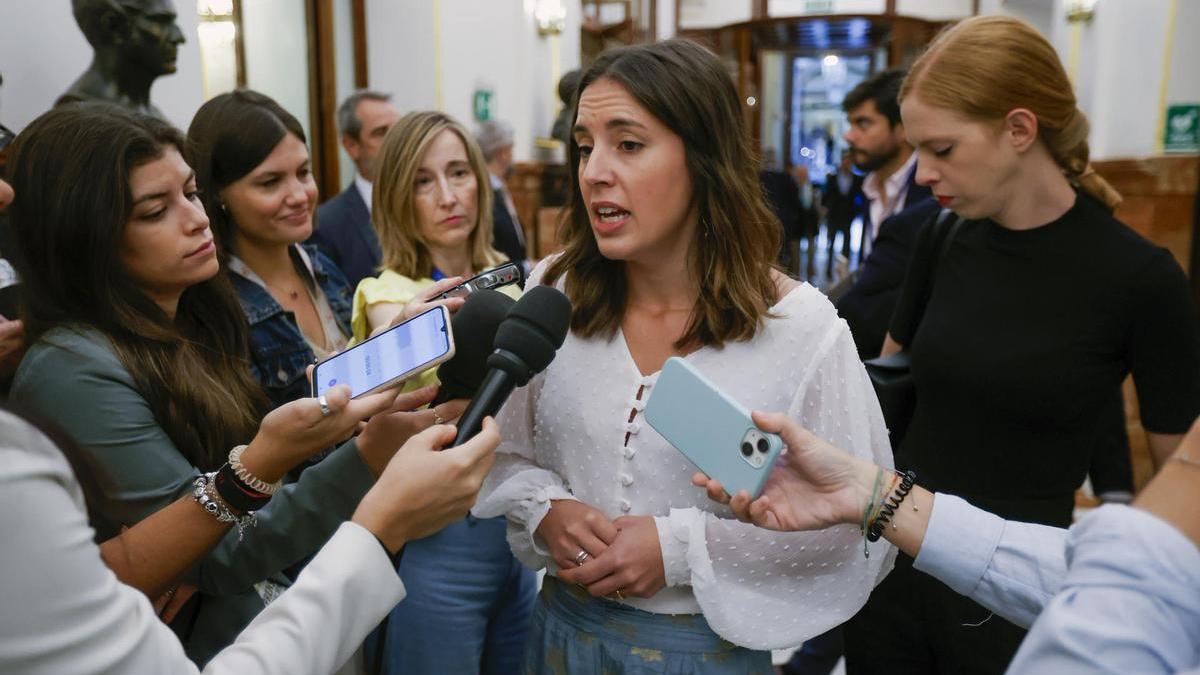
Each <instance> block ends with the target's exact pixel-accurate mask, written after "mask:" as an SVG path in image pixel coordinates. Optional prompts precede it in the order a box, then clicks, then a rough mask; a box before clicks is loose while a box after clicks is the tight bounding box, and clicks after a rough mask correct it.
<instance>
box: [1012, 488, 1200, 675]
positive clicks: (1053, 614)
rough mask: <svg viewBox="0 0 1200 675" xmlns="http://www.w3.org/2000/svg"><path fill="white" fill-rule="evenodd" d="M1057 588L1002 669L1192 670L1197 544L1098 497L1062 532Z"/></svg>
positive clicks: (1197, 660) (1198, 634) (1199, 647)
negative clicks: (1062, 568)
mask: <svg viewBox="0 0 1200 675" xmlns="http://www.w3.org/2000/svg"><path fill="white" fill-rule="evenodd" d="M1066 557H1067V565H1068V568H1067V573H1066V577H1065V578H1064V580H1063V583H1062V589H1061V591H1060V592H1059V593H1058V594H1057V595H1056V596H1054V598H1053V599H1052V600H1051V601H1050V602H1049V603H1047V605H1046V608H1045V610H1044V611H1043V612H1042V614H1041V616H1039V617H1038V619H1037V621H1035V622H1034V624H1033V627H1032V628H1031V629H1030V631H1029V635H1028V636H1026V638H1025V641H1024V642H1022V643H1021V648H1020V649H1019V650H1018V651H1017V655H1016V657H1015V658H1014V659H1013V662H1012V664H1011V665H1010V667H1009V672H1010V673H1062V674H1064V675H1072V674H1074V673H1080V674H1082V673H1113V674H1118V673H1119V674H1121V675H1124V674H1125V673H1176V672H1183V671H1189V672H1195V671H1196V670H1197V669H1200V550H1198V549H1197V548H1196V545H1195V544H1193V543H1192V541H1191V540H1190V539H1188V538H1187V537H1185V536H1184V535H1183V533H1182V532H1180V531H1179V530H1177V529H1175V528H1174V527H1172V526H1171V525H1170V524H1169V523H1167V522H1165V521H1163V520H1160V519H1159V518H1157V517H1156V516H1154V515H1152V514H1150V513H1147V512H1145V511H1142V510H1140V509H1137V508H1132V507H1128V506H1119V505H1109V506H1102V507H1100V508H1099V509H1097V510H1096V511H1094V512H1093V513H1091V514H1089V515H1088V516H1086V517H1084V518H1083V519H1081V520H1080V521H1079V522H1078V523H1076V524H1075V526H1074V527H1072V528H1071V530H1070V534H1069V535H1068V537H1067V554H1066Z"/></svg>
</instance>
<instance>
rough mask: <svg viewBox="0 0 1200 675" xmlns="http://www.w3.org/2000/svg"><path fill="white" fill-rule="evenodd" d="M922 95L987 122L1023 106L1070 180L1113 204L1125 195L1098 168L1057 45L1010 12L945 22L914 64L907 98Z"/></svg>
mask: <svg viewBox="0 0 1200 675" xmlns="http://www.w3.org/2000/svg"><path fill="white" fill-rule="evenodd" d="M914 93H915V94H917V95H918V96H920V97H921V101H923V102H924V103H927V104H929V105H933V106H937V107H941V108H948V109H950V110H955V111H957V112H960V113H962V114H964V115H966V116H968V117H972V118H975V119H979V120H984V121H997V120H1002V119H1004V117H1005V116H1006V115H1008V113H1009V112H1011V111H1013V110H1015V109H1017V108H1025V109H1027V110H1029V111H1031V112H1032V113H1033V114H1034V115H1036V116H1037V121H1038V136H1039V137H1041V139H1042V142H1043V143H1045V144H1046V148H1047V149H1049V151H1050V154H1051V155H1052V156H1053V157H1054V161H1056V162H1057V163H1058V165H1059V166H1060V167H1062V170H1063V173H1064V174H1066V176H1067V179H1068V180H1070V181H1071V182H1072V183H1075V184H1076V185H1078V186H1079V187H1080V188H1081V189H1082V190H1084V191H1085V192H1087V193H1088V194H1090V195H1092V196H1093V197H1095V198H1096V199H1098V200H1100V201H1101V202H1102V203H1104V204H1106V205H1107V206H1108V207H1109V208H1110V209H1113V208H1116V207H1117V205H1118V204H1120V203H1121V195H1120V193H1118V192H1117V191H1116V190H1115V189H1113V187H1112V186H1111V185H1109V184H1108V182H1107V181H1105V180H1104V179H1103V178H1101V177H1100V176H1099V175H1098V174H1097V173H1096V172H1095V171H1093V170H1092V167H1091V163H1090V161H1089V153H1090V151H1089V148H1088V140H1087V139H1088V130H1089V125H1088V119H1087V116H1086V115H1084V114H1083V111H1081V110H1080V109H1079V108H1078V106H1077V105H1076V102H1075V93H1074V91H1072V88H1071V81H1070V79H1069V78H1068V77H1067V72H1066V70H1064V69H1063V66H1062V62H1061V61H1059V58H1058V53H1057V52H1056V51H1054V47H1053V46H1051V44H1050V43H1049V42H1048V41H1047V40H1046V38H1044V37H1042V35H1041V33H1038V32H1037V30H1036V29H1035V28H1033V27H1032V26H1030V25H1029V24H1027V23H1025V22H1023V21H1021V20H1020V19H1015V18H1013V17H1009V16H978V17H973V18H970V19H966V20H964V21H962V22H960V23H958V24H956V25H954V26H951V27H949V28H947V29H946V30H944V31H942V33H941V34H940V35H939V36H938V37H937V38H936V39H935V40H934V41H933V43H932V44H931V45H930V46H929V49H928V50H927V51H926V52H925V53H924V54H922V55H921V57H920V58H919V59H917V61H916V63H914V64H913V66H912V68H911V69H909V73H908V77H907V78H905V80H904V84H903V86H901V88H900V98H901V100H903V99H904V98H905V97H906V96H908V95H910V94H914Z"/></svg>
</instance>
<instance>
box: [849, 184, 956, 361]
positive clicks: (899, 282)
mask: <svg viewBox="0 0 1200 675" xmlns="http://www.w3.org/2000/svg"><path fill="white" fill-rule="evenodd" d="M914 185H915V184H910V186H909V193H908V200H907V201H905V203H904V210H903V211H901V212H900V213H897V214H896V215H894V216H892V217H890V218H888V219H887V220H885V221H883V225H882V226H881V227H880V228H879V235H878V236H877V237H876V238H875V243H874V244H873V245H872V247H871V253H870V255H868V256H867V258H866V260H864V261H862V264H861V265H860V266H859V271H858V279H857V280H856V281H855V283H854V286H852V287H851V288H850V290H849V291H847V292H846V294H845V295H843V296H842V297H841V298H840V299H839V300H838V301H837V311H838V314H839V315H840V316H841V317H842V318H843V319H845V320H846V323H847V324H849V325H850V334H851V335H852V336H853V337H854V345H855V346H856V347H857V348H858V356H859V358H861V359H863V360H866V359H873V358H875V357H876V356H879V351H880V350H881V349H882V348H883V338H884V336H885V335H886V334H887V330H888V325H889V324H890V323H891V321H892V312H893V311H894V310H895V309H896V301H897V300H898V299H899V298H900V288H901V287H902V286H903V285H904V276H905V274H906V273H907V271H908V259H909V257H910V256H911V255H912V247H913V242H914V241H915V240H916V237H917V232H919V231H920V230H921V227H922V226H923V225H924V224H925V223H926V222H928V221H929V220H930V219H932V218H933V217H934V216H936V215H937V213H938V212H939V211H940V210H941V207H939V206H938V203H937V201H936V200H934V199H933V198H932V197H931V196H930V194H931V193H930V191H929V188H921V186H919V185H917V186H915V187H916V188H918V189H917V190H913V186H914ZM921 192H924V195H923V196H921ZM914 197H916V198H915V199H914Z"/></svg>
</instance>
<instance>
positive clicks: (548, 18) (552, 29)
mask: <svg viewBox="0 0 1200 675" xmlns="http://www.w3.org/2000/svg"><path fill="white" fill-rule="evenodd" d="M533 19H534V21H536V22H537V29H538V35H558V34H560V33H562V32H563V28H565V27H566V25H567V8H566V7H564V6H563V3H562V0H537V5H536V6H535V7H534V9H533Z"/></svg>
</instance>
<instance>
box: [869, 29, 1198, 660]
mask: <svg viewBox="0 0 1200 675" xmlns="http://www.w3.org/2000/svg"><path fill="white" fill-rule="evenodd" d="M900 99H901V115H902V117H903V119H904V129H905V132H906V133H907V135H908V140H909V142H911V143H912V144H913V146H914V147H915V148H916V152H917V174H916V180H917V182H918V183H920V184H922V185H927V186H929V187H930V188H931V189H932V190H933V194H934V196H935V197H936V198H937V199H938V201H939V202H941V205H942V207H943V208H949V209H951V210H953V211H954V213H955V214H957V215H958V216H960V217H961V218H963V219H966V220H965V222H963V223H962V225H961V226H960V227H959V229H958V231H957V233H955V234H954V235H953V238H952V239H951V240H949V247H948V248H944V249H943V248H942V244H943V242H940V241H935V235H934V229H933V228H926V230H925V231H924V232H923V233H922V234H921V235H920V236H918V238H917V240H916V242H915V244H914V249H913V256H912V260H911V263H910V267H909V272H908V279H907V281H906V282H905V287H904V290H903V291H902V293H901V297H900V300H899V302H898V304H897V308H896V314H895V316H894V318H893V319H892V323H891V330H890V333H889V337H888V339H887V340H886V342H885V345H884V352H885V353H889V352H891V351H895V350H896V349H898V348H900V346H904V347H906V348H907V349H908V350H909V352H910V354H911V355H912V373H913V379H914V380H915V382H916V389H917V405H916V411H915V414H914V416H913V419H912V424H911V426H910V427H909V430H908V435H907V436H906V437H905V439H904V441H903V443H902V445H901V447H900V449H899V451H898V453H897V457H896V462H897V464H898V465H899V466H900V467H901V468H904V469H912V470H915V471H916V473H917V476H918V478H919V479H920V481H921V483H922V484H923V485H924V486H925V487H927V488H929V489H931V490H936V491H939V492H949V493H952V494H956V495H958V496H961V497H963V498H965V499H967V500H968V501H969V502H971V503H972V504H974V505H975V506H978V507H981V508H983V509H985V510H987V511H991V512H992V513H995V514H997V515H999V516H1001V517H1003V518H1007V519H1011V520H1020V521H1026V522H1035V523H1041V524H1044V525H1053V526H1056V527H1066V526H1068V525H1070V524H1071V515H1072V510H1073V507H1074V494H1075V488H1076V487H1077V486H1079V485H1080V484H1081V483H1082V482H1083V480H1084V477H1085V476H1086V474H1087V470H1088V466H1089V463H1090V460H1091V458H1092V455H1093V453H1094V452H1095V450H1096V449H1097V447H1098V445H1099V442H1100V441H1102V440H1103V439H1104V437H1105V434H1106V433H1107V429H1108V426H1107V425H1106V424H1105V420H1107V419H1109V417H1108V414H1109V412H1110V410H1111V406H1110V403H1111V401H1112V400H1114V399H1115V397H1116V396H1118V395H1119V388H1120V387H1121V383H1122V382H1123V381H1124V379H1125V378H1126V376H1127V375H1129V374H1130V373H1132V375H1133V379H1134V382H1135V384H1136V385H1137V394H1138V403H1139V405H1140V409H1141V415H1142V422H1143V426H1145V428H1146V431H1147V432H1149V433H1148V440H1149V444H1150V449H1151V451H1152V453H1153V455H1154V457H1155V459H1156V462H1158V463H1161V462H1162V461H1163V460H1165V458H1166V457H1168V456H1170V454H1171V452H1172V451H1174V449H1175V447H1176V446H1177V445H1178V444H1179V442H1180V439H1181V438H1182V436H1183V434H1184V433H1185V432H1186V431H1187V430H1188V427H1189V425H1190V424H1191V422H1192V420H1194V419H1195V418H1196V416H1197V415H1198V414H1200V331H1198V329H1197V325H1196V315H1195V308H1194V306H1193V305H1192V302H1191V299H1190V297H1189V296H1190V293H1189V289H1188V284H1187V280H1186V278H1185V277H1184V274H1183V270H1181V269H1180V267H1179V265H1178V264H1176V262H1175V260H1174V259H1173V258H1172V257H1171V254H1170V253H1168V252H1167V251H1166V250H1164V249H1162V248H1160V247H1158V246H1155V245H1153V244H1151V243H1150V242H1148V241H1146V240H1145V239H1143V238H1142V237H1141V236H1140V235H1138V234H1137V233H1135V232H1134V231H1132V230H1130V229H1129V228H1128V227H1126V226H1125V224H1123V223H1121V222H1120V221H1118V220H1116V219H1115V218H1113V216H1112V213H1111V211H1110V209H1111V208H1113V207H1114V206H1115V205H1116V204H1117V203H1118V202H1119V200H1120V197H1119V195H1117V194H1116V193H1115V192H1114V191H1113V189H1112V188H1111V187H1110V186H1109V185H1108V184H1107V183H1105V182H1104V180H1103V179H1101V178H1100V177H1099V176H1098V175H1096V174H1095V173H1094V172H1093V171H1092V169H1091V166H1090V164H1089V161H1088V141H1087V139H1088V122H1087V118H1086V117H1085V116H1084V114H1083V113H1082V112H1080V110H1079V109H1078V108H1077V107H1076V102H1075V96H1074V94H1073V93H1072V90H1071V83H1070V81H1069V80H1068V79H1067V75H1066V72H1065V71H1064V69H1063V67H1062V64H1061V63H1060V62H1059V60H1058V54H1057V53H1056V52H1055V51H1054V48H1053V47H1052V46H1051V45H1050V43H1049V42H1047V41H1046V39H1045V38H1043V37H1042V36H1041V35H1040V34H1039V33H1038V32H1037V31H1036V30H1034V29H1033V28H1032V27H1031V26H1029V25H1027V24H1025V23H1022V22H1021V21H1019V20H1017V19H1013V18H1011V17H1002V16H989V17H979V18H973V19H968V20H966V21H963V22H962V23H959V24H958V25H956V26H954V27H953V28H951V29H949V30H948V31H947V32H945V33H943V34H942V35H941V36H940V37H939V38H938V39H937V40H936V41H935V42H934V43H933V44H932V45H931V46H930V48H929V50H928V51H927V52H926V53H925V54H924V55H923V56H922V57H921V58H920V59H919V60H918V61H917V62H916V63H915V64H913V66H912V68H911V70H910V71H909V75H908V77H907V79H906V80H905V82H904V84H903V86H902V87H901V90H900ZM942 250H944V251H945V253H944V254H942V255H941V262H940V263H937V272H936V277H935V280H934V281H932V282H931V281H930V274H929V272H930V270H931V269H932V268H933V265H934V261H936V260H937V259H938V256H939V251H942ZM1023 635H1024V631H1023V630H1021V629H1019V628H1017V627H1016V626H1015V625H1013V624H1011V623H1009V622H1007V621H1005V620H1003V619H1001V618H1000V617H998V616H994V615H993V614H992V613H991V612H989V611H988V610H987V609H985V608H983V607H982V606H980V605H978V604H976V603H974V602H972V601H970V600H967V599H965V598H962V597H959V596H957V595H956V594H955V593H954V592H953V591H952V590H950V589H949V588H948V587H946V586H945V585H943V584H941V583H940V582H938V581H936V580H934V579H933V578H932V577H929V576H927V575H925V574H923V573H921V572H919V571H916V570H914V569H913V566H912V559H911V558H908V557H907V556H903V557H901V558H900V559H899V560H898V561H897V563H896V569H895V570H894V571H893V572H892V574H891V575H890V576H889V577H888V579H887V580H886V581H885V582H884V583H883V584H882V585H881V586H880V587H879V588H878V589H876V592H875V593H874V594H873V595H872V597H871V601H870V603H868V605H867V607H866V608H865V609H864V610H863V612H862V613H861V614H860V615H859V616H858V617H857V618H856V619H855V620H854V621H853V622H851V624H850V626H849V627H848V629H847V632H846V650H847V653H846V657H847V670H848V671H850V672H971V673H975V672H979V673H989V672H1003V671H1004V670H1005V668H1006V667H1007V666H1008V663H1009V661H1010V659H1011V658H1012V655H1013V654H1014V653H1015V651H1016V648H1017V645H1018V644H1019V643H1020V641H1021V638H1022V636H1023Z"/></svg>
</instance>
